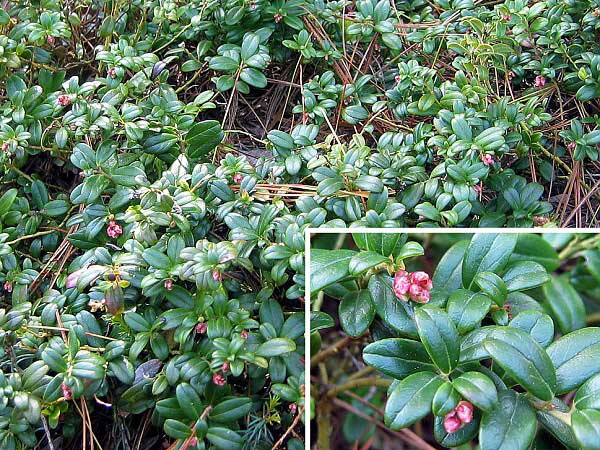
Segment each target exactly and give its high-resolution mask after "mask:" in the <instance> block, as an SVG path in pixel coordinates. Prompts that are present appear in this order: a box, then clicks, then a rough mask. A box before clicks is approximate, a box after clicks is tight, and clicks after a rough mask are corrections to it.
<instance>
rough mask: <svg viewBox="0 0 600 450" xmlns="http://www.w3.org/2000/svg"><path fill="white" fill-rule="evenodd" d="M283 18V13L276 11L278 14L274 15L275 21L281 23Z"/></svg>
mask: <svg viewBox="0 0 600 450" xmlns="http://www.w3.org/2000/svg"><path fill="white" fill-rule="evenodd" d="M281 19H283V16H282V15H281V14H279V13H276V14H275V15H274V16H273V20H274V21H275V23H279V22H281Z"/></svg>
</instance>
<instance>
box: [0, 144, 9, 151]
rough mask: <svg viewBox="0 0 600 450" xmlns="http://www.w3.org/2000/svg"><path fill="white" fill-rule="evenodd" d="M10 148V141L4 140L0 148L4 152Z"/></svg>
mask: <svg viewBox="0 0 600 450" xmlns="http://www.w3.org/2000/svg"><path fill="white" fill-rule="evenodd" d="M9 148H10V146H9V145H8V142H3V143H2V145H0V150H2V151H3V152H7V151H8V149H9Z"/></svg>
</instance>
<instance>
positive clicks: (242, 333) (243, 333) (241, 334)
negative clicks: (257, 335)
mask: <svg viewBox="0 0 600 450" xmlns="http://www.w3.org/2000/svg"><path fill="white" fill-rule="evenodd" d="M249 336H250V333H248V332H247V331H246V330H243V331H242V332H241V333H240V337H241V338H242V339H248V337H249Z"/></svg>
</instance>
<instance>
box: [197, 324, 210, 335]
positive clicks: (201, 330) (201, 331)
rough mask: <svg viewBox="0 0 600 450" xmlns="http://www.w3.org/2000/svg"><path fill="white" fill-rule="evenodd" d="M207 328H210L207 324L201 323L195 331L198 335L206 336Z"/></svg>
mask: <svg viewBox="0 0 600 450" xmlns="http://www.w3.org/2000/svg"><path fill="white" fill-rule="evenodd" d="M207 328H208V326H207V325H206V323H204V322H199V323H197V324H196V328H195V330H196V333H198V334H204V333H206V330H207Z"/></svg>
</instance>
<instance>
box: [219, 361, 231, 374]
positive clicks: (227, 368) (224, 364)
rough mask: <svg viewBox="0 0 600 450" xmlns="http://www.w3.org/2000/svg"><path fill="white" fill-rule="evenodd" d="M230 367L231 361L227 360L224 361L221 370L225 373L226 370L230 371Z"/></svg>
mask: <svg viewBox="0 0 600 450" xmlns="http://www.w3.org/2000/svg"><path fill="white" fill-rule="evenodd" d="M229 369H230V367H229V363H228V362H227V361H225V362H224V363H223V365H222V366H221V371H222V372H223V373H225V372H229Z"/></svg>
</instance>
